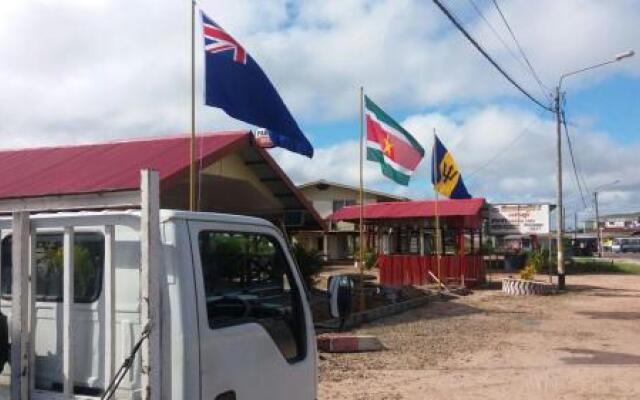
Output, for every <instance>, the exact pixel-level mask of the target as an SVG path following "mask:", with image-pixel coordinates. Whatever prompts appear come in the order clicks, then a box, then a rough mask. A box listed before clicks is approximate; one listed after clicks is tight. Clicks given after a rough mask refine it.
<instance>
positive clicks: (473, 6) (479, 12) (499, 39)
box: [468, 0, 547, 97]
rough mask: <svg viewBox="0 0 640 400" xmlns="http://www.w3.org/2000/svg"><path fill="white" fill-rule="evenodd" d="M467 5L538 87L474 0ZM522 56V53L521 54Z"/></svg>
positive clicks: (470, 0)
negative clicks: (469, 5)
mask: <svg viewBox="0 0 640 400" xmlns="http://www.w3.org/2000/svg"><path fill="white" fill-rule="evenodd" d="M468 1H469V4H471V7H472V8H473V10H474V11H475V12H476V14H478V16H480V18H481V19H482V20H483V21H484V23H485V24H487V26H488V27H489V29H490V30H491V32H493V35H494V36H495V37H496V38H497V39H498V41H500V43H502V46H504V48H505V49H506V50H507V52H509V54H510V55H511V57H513V59H514V60H516V62H517V63H518V65H520V67H522V69H523V70H524V71H525V72H526V73H527V74H530V75H532V77H533V79H534V80H536V82H538V85H540V82H539V80H538V77H537V75H536V74H535V73H532V72H531V70H532V69H531V68H530V67H529V66H528V65H527V64H526V63H525V62H524V61H523V57H521V56H519V55H518V54H516V53H515V52H514V51H513V49H512V48H511V46H509V45H508V44H507V42H505V40H504V39H503V38H502V35H500V33H498V31H497V30H496V28H495V27H494V26H493V24H491V22H489V20H488V19H487V17H486V16H485V15H484V13H483V12H482V10H481V9H480V7H478V5H477V4H476V2H475V1H474V0H468ZM521 54H522V53H521ZM540 89H541V90H542V95H543V96H545V97H546V96H547V93H546V92H545V90H544V89H543V88H542V86H540Z"/></svg>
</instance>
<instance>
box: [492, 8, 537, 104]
mask: <svg viewBox="0 0 640 400" xmlns="http://www.w3.org/2000/svg"><path fill="white" fill-rule="evenodd" d="M491 1H492V3H493V5H494V7H495V8H496V10H497V11H498V14H499V15H500V18H501V19H502V22H504V25H505V26H506V27H507V30H508V31H509V34H511V38H512V39H513V41H514V42H515V44H516V47H517V48H518V51H519V52H520V55H521V56H522V58H523V59H524V61H525V63H527V66H528V67H529V70H530V71H531V75H533V78H534V79H535V80H536V82H538V86H540V90H541V91H542V93H543V94H544V96H545V97H547V98H549V97H548V96H549V94H548V92H549V88H547V87H546V86H545V85H544V83H542V80H541V79H540V77H539V76H538V74H537V73H536V70H535V69H534V68H533V65H532V64H531V61H529V57H527V55H526V54H525V52H524V50H523V49H522V46H520V42H519V41H518V39H517V38H516V34H515V33H514V32H513V29H511V25H509V22H508V21H507V18H506V17H505V15H504V13H503V12H502V10H501V9H500V6H499V5H498V2H497V0H491Z"/></svg>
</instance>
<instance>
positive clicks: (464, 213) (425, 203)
mask: <svg viewBox="0 0 640 400" xmlns="http://www.w3.org/2000/svg"><path fill="white" fill-rule="evenodd" d="M437 203H438V204H437V208H438V215H439V216H441V217H466V218H468V217H477V218H479V217H480V211H481V210H482V207H483V206H484V199H465V200H440V201H438V202H437ZM435 215H436V202H435V201H434V200H422V201H398V202H386V203H374V204H367V205H365V206H364V218H365V219H367V220H375V219H404V218H429V217H435ZM330 218H331V219H332V220H334V221H355V220H358V219H359V218H360V207H359V206H350V207H344V208H342V209H340V210H338V211H336V212H335V213H333V215H331V217H330Z"/></svg>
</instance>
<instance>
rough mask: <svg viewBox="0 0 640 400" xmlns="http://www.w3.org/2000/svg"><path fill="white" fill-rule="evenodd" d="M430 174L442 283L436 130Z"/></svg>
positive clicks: (437, 256)
mask: <svg viewBox="0 0 640 400" xmlns="http://www.w3.org/2000/svg"><path fill="white" fill-rule="evenodd" d="M432 160H433V161H432V163H433V166H432V168H433V169H432V170H431V171H432V174H434V183H433V191H434V193H435V198H436V202H435V214H436V231H435V234H436V266H437V268H438V279H439V280H440V282H442V277H441V276H440V265H441V262H440V258H441V255H440V246H441V244H440V243H441V239H440V215H439V213H438V201H439V195H438V187H437V184H438V165H437V164H438V163H437V152H436V128H433V156H432ZM440 288H441V289H442V286H440Z"/></svg>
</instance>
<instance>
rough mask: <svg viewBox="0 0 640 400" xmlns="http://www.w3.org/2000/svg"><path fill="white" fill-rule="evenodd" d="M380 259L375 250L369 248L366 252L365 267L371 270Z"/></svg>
mask: <svg viewBox="0 0 640 400" xmlns="http://www.w3.org/2000/svg"><path fill="white" fill-rule="evenodd" d="M377 260H378V255H377V254H376V252H375V251H371V250H367V251H365V253H364V268H365V269H367V270H369V269H371V268H373V266H374V265H375V264H376V261H377Z"/></svg>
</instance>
